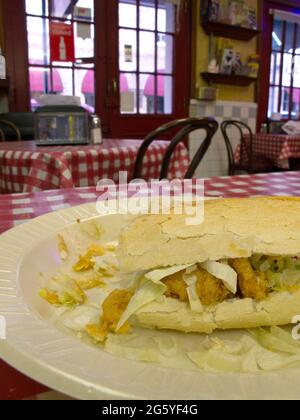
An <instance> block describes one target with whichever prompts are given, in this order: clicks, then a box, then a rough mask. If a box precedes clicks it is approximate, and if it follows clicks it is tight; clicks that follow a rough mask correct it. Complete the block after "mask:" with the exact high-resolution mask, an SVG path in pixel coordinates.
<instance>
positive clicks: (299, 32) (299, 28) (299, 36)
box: [295, 25, 300, 54]
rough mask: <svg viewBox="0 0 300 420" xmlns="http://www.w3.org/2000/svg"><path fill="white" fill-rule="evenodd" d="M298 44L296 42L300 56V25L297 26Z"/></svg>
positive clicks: (297, 52) (296, 51)
mask: <svg viewBox="0 0 300 420" xmlns="http://www.w3.org/2000/svg"><path fill="white" fill-rule="evenodd" d="M297 28H298V29H297V42H296V50H295V53H296V54H300V25H297Z"/></svg>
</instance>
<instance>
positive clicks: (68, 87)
mask: <svg viewBox="0 0 300 420" xmlns="http://www.w3.org/2000/svg"><path fill="white" fill-rule="evenodd" d="M56 71H57V74H58V75H59V77H60V79H61V82H62V91H61V92H60V93H61V95H73V77H72V73H73V72H72V69H62V68H57V69H53V76H54V74H56V73H54V72H56Z"/></svg>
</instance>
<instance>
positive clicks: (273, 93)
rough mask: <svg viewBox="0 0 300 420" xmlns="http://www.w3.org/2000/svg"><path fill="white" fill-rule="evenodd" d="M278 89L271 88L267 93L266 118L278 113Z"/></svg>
mask: <svg viewBox="0 0 300 420" xmlns="http://www.w3.org/2000/svg"><path fill="white" fill-rule="evenodd" d="M278 101H279V88H278V87H271V88H270V91H269V110H268V117H269V118H271V117H272V115H273V114H275V113H277V112H278Z"/></svg>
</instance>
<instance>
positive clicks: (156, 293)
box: [116, 278, 167, 331]
mask: <svg viewBox="0 0 300 420" xmlns="http://www.w3.org/2000/svg"><path fill="white" fill-rule="evenodd" d="M166 290H167V286H166V285H164V284H163V283H161V282H160V281H157V282H156V283H154V282H153V281H151V280H148V279H147V278H144V279H142V281H141V286H140V288H139V289H138V290H137V291H136V293H135V294H134V296H133V297H132V299H131V300H130V302H129V304H128V306H127V308H126V310H125V311H124V313H123V315H122V316H121V318H120V321H119V323H118V325H117V328H116V330H117V331H118V330H119V329H120V328H121V327H122V326H123V325H124V324H125V322H127V321H128V320H129V318H130V317H131V316H132V315H133V314H135V313H136V312H137V311H138V310H139V309H141V308H142V307H143V306H145V305H147V304H148V303H151V302H153V301H155V300H156V299H158V298H159V297H160V296H162V295H163V294H164V293H165V292H166Z"/></svg>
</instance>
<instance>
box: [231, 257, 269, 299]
mask: <svg viewBox="0 0 300 420" xmlns="http://www.w3.org/2000/svg"><path fill="white" fill-rule="evenodd" d="M229 263H230V265H231V266H232V268H233V269H234V270H235V271H236V272H237V275H238V283H239V289H240V291H241V293H242V295H243V297H244V298H251V299H255V300H257V301H259V300H263V299H265V298H266V297H267V283H266V281H265V278H264V274H263V273H256V272H255V271H254V270H253V268H252V266H251V264H250V261H249V259H247V258H237V259H232V260H230V261H229Z"/></svg>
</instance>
